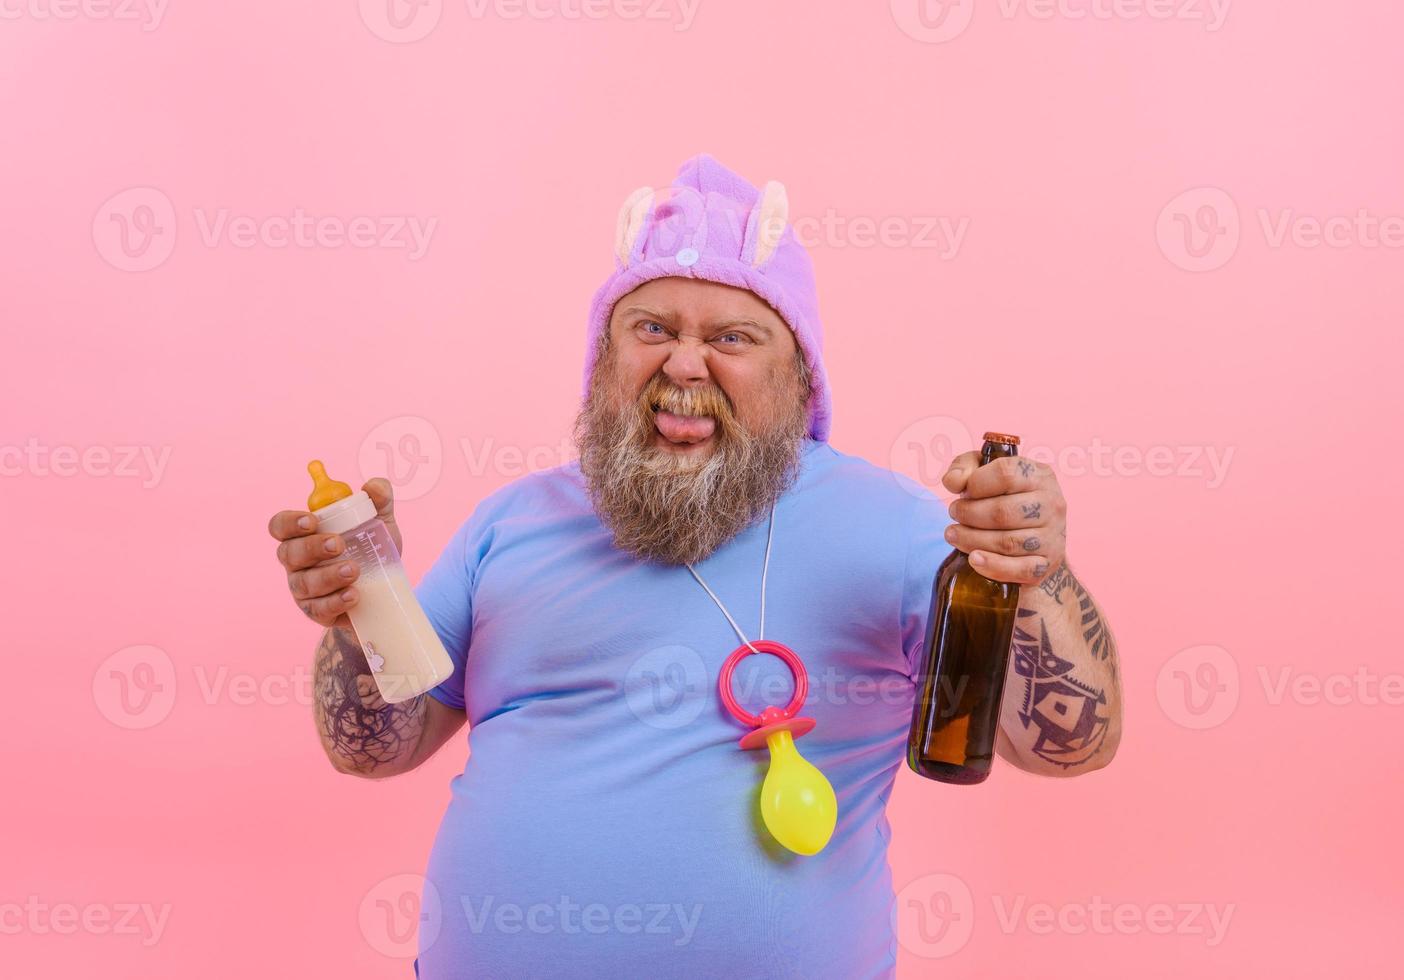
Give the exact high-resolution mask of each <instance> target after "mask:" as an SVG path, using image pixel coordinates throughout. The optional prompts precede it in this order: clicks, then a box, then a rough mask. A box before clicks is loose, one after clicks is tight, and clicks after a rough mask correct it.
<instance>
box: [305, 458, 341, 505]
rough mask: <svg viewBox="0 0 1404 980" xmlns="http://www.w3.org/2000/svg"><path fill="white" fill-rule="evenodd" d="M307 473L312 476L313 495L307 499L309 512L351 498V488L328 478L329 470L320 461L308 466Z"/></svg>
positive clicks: (313, 461) (315, 460)
mask: <svg viewBox="0 0 1404 980" xmlns="http://www.w3.org/2000/svg"><path fill="white" fill-rule="evenodd" d="M307 472H308V473H311V474H312V484H313V486H312V493H311V494H309V495H308V497H307V509H308V510H321V509H322V508H323V507H325V506H327V504H334V503H336V502H337V501H338V500H342V499H344V498H346V497H349V496H351V493H352V491H351V488H350V487H349V486H347V485H346V484H345V483H342V482H341V481H340V480H333V479H332V478H331V477H329V476H327V468H326V467H325V466H323V465H322V461H321V460H320V459H314V460H312V462H310V463H308V464H307Z"/></svg>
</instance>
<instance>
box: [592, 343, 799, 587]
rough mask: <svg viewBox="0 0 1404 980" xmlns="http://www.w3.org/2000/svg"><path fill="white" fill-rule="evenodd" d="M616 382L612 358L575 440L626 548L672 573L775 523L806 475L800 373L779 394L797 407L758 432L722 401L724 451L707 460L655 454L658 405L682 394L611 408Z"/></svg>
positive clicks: (648, 389)
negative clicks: (759, 524) (773, 513)
mask: <svg viewBox="0 0 1404 980" xmlns="http://www.w3.org/2000/svg"><path fill="white" fill-rule="evenodd" d="M613 374H614V372H613V357H612V356H611V352H610V351H609V350H606V351H605V352H604V353H603V355H602V357H601V360H600V361H599V362H597V364H596V367H595V370H594V372H593V375H592V378H591V382H590V392H589V395H588V396H587V398H586V400H585V404H584V406H583V407H582V408H581V410H580V413H579V415H578V416H577V418H576V421H575V430H574V431H575V442H576V446H577V447H578V449H579V452H580V470H581V473H582V475H583V476H584V477H585V481H586V486H587V489H588V491H589V494H590V499H591V502H592V503H593V504H594V507H595V513H596V514H597V515H598V516H599V518H600V521H601V522H602V523H603V524H604V525H605V526H606V527H608V528H609V529H610V530H611V531H612V532H613V536H614V546H615V547H616V548H619V549H620V550H622V551H625V552H628V553H629V554H631V555H634V556H635V557H637V558H639V559H642V560H644V561H654V562H660V563H662V564H666V565H683V564H687V563H694V562H699V561H701V560H703V559H704V558H706V557H707V556H709V555H711V554H712V553H713V552H714V551H716V550H717V549H718V548H720V547H721V546H722V545H723V544H725V543H726V542H727V541H730V540H731V539H732V538H733V537H734V536H735V535H736V534H738V533H739V532H741V531H742V530H744V529H745V528H747V527H749V526H750V525H751V524H753V523H754V522H755V521H756V520H757V518H759V517H760V516H762V515H763V514H766V513H768V512H769V509H770V505H771V504H772V503H773V502H774V501H776V500H777V499H779V497H780V495H781V494H782V493H784V492H785V490H787V489H788V488H789V487H790V486H791V485H792V484H793V483H794V480H795V478H796V477H797V476H798V475H799V460H800V456H801V453H802V451H803V449H804V440H805V436H806V432H807V430H808V423H809V419H808V413H807V410H806V405H805V402H806V399H807V397H808V391H807V390H801V389H800V387H799V385H798V384H797V383H796V382H797V380H798V379H797V377H796V374H795V372H794V371H791V372H789V377H788V378H786V377H784V376H781V377H778V378H775V379H773V380H774V381H775V382H778V383H777V384H776V385H775V387H774V388H772V390H777V391H781V392H784V391H785V390H786V389H787V386H788V389H789V390H790V391H791V393H792V395H793V397H782V398H781V399H780V400H779V402H778V405H779V407H778V408H777V409H776V410H775V412H774V414H773V415H772V417H770V418H768V419H766V420H764V423H763V424H762V425H760V426H759V431H757V432H752V431H750V430H749V429H748V428H746V427H745V426H743V425H742V424H741V423H740V420H738V419H737V418H736V416H735V414H734V412H733V411H732V409H731V406H730V403H729V401H727V400H726V398H725V396H723V395H722V394H721V393H720V391H719V390H718V391H716V392H715V397H714V398H713V399H712V400H711V402H710V405H711V410H710V411H709V412H708V414H711V415H713V417H714V418H715V419H716V431H715V434H714V435H713V441H714V445H713V447H712V449H711V451H710V454H709V455H708V456H706V457H705V458H703V459H700V460H692V459H688V458H684V457H681V456H675V455H674V454H673V453H671V452H670V451H669V450H667V449H665V448H661V447H658V446H655V445H653V444H652V441H653V439H654V437H655V434H656V431H657V430H656V429H655V428H654V425H653V417H654V413H653V409H652V407H651V401H652V397H653V396H654V395H655V394H656V393H657V392H658V391H660V390H667V389H671V388H673V387H674V386H673V385H672V384H671V382H669V381H668V380H667V379H666V377H665V376H663V375H661V373H660V375H658V376H656V377H655V378H654V379H653V380H652V381H651V382H650V384H649V385H647V386H645V389H644V392H643V393H641V394H639V395H638V396H637V397H636V398H634V399H632V400H630V399H625V398H619V397H616V398H614V399H611V395H610V393H611V391H612V390H613V389H614V387H615V384H614V378H613ZM704 400H705V399H704ZM618 402H622V403H623V405H624V407H623V408H619V407H617V403H618Z"/></svg>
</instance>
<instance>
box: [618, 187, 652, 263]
mask: <svg viewBox="0 0 1404 980" xmlns="http://www.w3.org/2000/svg"><path fill="white" fill-rule="evenodd" d="M652 206H653V188H652V187H639V188H636V189H635V190H634V191H632V192H631V193H630V194H629V196H628V197H626V198H625V199H624V205H623V207H621V208H620V209H619V220H618V222H617V223H616V226H615V231H614V255H615V258H617V259H619V264H620V265H628V264H629V259H630V258H631V257H632V256H633V254H634V246H635V245H637V244H638V242H639V235H640V234H641V233H642V232H643V228H644V218H646V217H647V216H648V209H649V208H651V207H652Z"/></svg>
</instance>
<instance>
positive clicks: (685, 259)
mask: <svg viewBox="0 0 1404 980" xmlns="http://www.w3.org/2000/svg"><path fill="white" fill-rule="evenodd" d="M675 257H676V258H677V260H678V265H692V264H694V263H695V262H696V261H697V259H698V255H697V249H695V248H685V249H683V250H682V251H681V252H679V253H678V254H677V255H676V256H675Z"/></svg>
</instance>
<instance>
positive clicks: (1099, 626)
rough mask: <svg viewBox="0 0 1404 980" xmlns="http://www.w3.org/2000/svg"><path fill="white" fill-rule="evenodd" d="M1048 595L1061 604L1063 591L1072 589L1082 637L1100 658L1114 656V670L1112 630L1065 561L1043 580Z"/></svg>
mask: <svg viewBox="0 0 1404 980" xmlns="http://www.w3.org/2000/svg"><path fill="white" fill-rule="evenodd" d="M1039 588H1040V589H1042V590H1043V591H1044V593H1046V594H1047V595H1049V596H1051V597H1052V598H1053V599H1054V600H1055V601H1056V602H1057V603H1058V604H1059V605H1060V606H1061V605H1062V604H1063V593H1064V592H1065V591H1069V590H1071V592H1072V594H1073V595H1074V596H1076V597H1077V606H1078V611H1079V612H1080V613H1081V614H1082V638H1083V639H1084V640H1086V641H1087V648H1088V649H1089V650H1091V651H1092V653H1093V654H1094V655H1095V656H1096V657H1097V659H1098V660H1106V659H1107V658H1108V657H1111V658H1112V662H1113V670H1115V654H1116V641H1115V640H1114V639H1113V638H1112V635H1111V630H1109V629H1107V625H1106V623H1105V622H1103V621H1102V613H1101V610H1099V609H1098V608H1097V604H1096V603H1095V602H1093V601H1092V595H1091V593H1089V592H1088V591H1087V590H1086V589H1085V588H1083V585H1082V583H1081V582H1079V581H1078V580H1077V578H1076V577H1075V576H1074V575H1073V573H1072V569H1071V568H1069V567H1068V565H1067V562H1064V563H1063V564H1062V566H1061V567H1059V568H1058V569H1057V570H1056V571H1054V572H1053V574H1052V575H1050V576H1048V578H1046V579H1044V580H1043V583H1042V584H1041V585H1040V586H1039Z"/></svg>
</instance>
